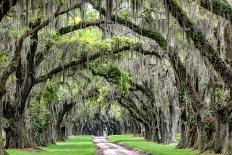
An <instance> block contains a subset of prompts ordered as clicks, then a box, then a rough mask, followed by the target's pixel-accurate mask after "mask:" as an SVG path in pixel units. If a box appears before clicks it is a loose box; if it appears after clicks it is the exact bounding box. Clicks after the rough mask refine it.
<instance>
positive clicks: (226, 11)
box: [211, 0, 232, 19]
mask: <svg viewBox="0 0 232 155" xmlns="http://www.w3.org/2000/svg"><path fill="white" fill-rule="evenodd" d="M211 2H212V6H213V9H214V10H216V11H217V12H218V13H221V14H222V15H227V18H229V19H232V7H231V6H230V5H229V4H227V3H225V2H223V1H221V0H212V1H211Z"/></svg>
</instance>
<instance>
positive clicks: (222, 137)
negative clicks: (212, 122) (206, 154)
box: [214, 117, 229, 153]
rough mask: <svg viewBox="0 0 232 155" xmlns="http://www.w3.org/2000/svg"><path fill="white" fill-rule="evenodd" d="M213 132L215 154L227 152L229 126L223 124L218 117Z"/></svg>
mask: <svg viewBox="0 0 232 155" xmlns="http://www.w3.org/2000/svg"><path fill="white" fill-rule="evenodd" d="M215 127H216V131H215V146H214V152H215V153H225V152H226V150H228V143H229V142H228V141H229V125H228V123H226V122H223V121H222V119H221V118H220V117H218V118H217V121H216V126H215Z"/></svg>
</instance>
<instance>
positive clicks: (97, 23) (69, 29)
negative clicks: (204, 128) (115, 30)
mask: <svg viewBox="0 0 232 155" xmlns="http://www.w3.org/2000/svg"><path fill="white" fill-rule="evenodd" d="M105 23H106V21H105V20H96V21H87V22H81V23H78V24H75V25H70V26H67V27H62V28H60V29H59V30H58V31H57V34H58V35H64V34H67V33H70V32H72V31H75V30H78V29H83V28H88V27H91V26H98V27H99V26H100V25H101V24H105Z"/></svg>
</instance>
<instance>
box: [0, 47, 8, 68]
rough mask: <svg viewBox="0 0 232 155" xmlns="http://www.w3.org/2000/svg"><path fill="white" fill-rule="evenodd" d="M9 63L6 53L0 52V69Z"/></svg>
mask: <svg viewBox="0 0 232 155" xmlns="http://www.w3.org/2000/svg"><path fill="white" fill-rule="evenodd" d="M8 61H9V56H8V53H7V52H6V51H0V69H1V67H2V66H3V65H5V64H7V62H8Z"/></svg>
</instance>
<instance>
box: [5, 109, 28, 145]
mask: <svg viewBox="0 0 232 155" xmlns="http://www.w3.org/2000/svg"><path fill="white" fill-rule="evenodd" d="M10 128H11V129H9V130H8V132H7V135H8V136H7V137H8V138H7V145H8V146H9V148H21V149H23V148H28V147H30V146H31V145H30V143H29V140H28V137H27V135H26V127H25V116H24V113H23V114H22V113H21V114H19V115H17V116H16V118H13V119H11V127H10Z"/></svg>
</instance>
